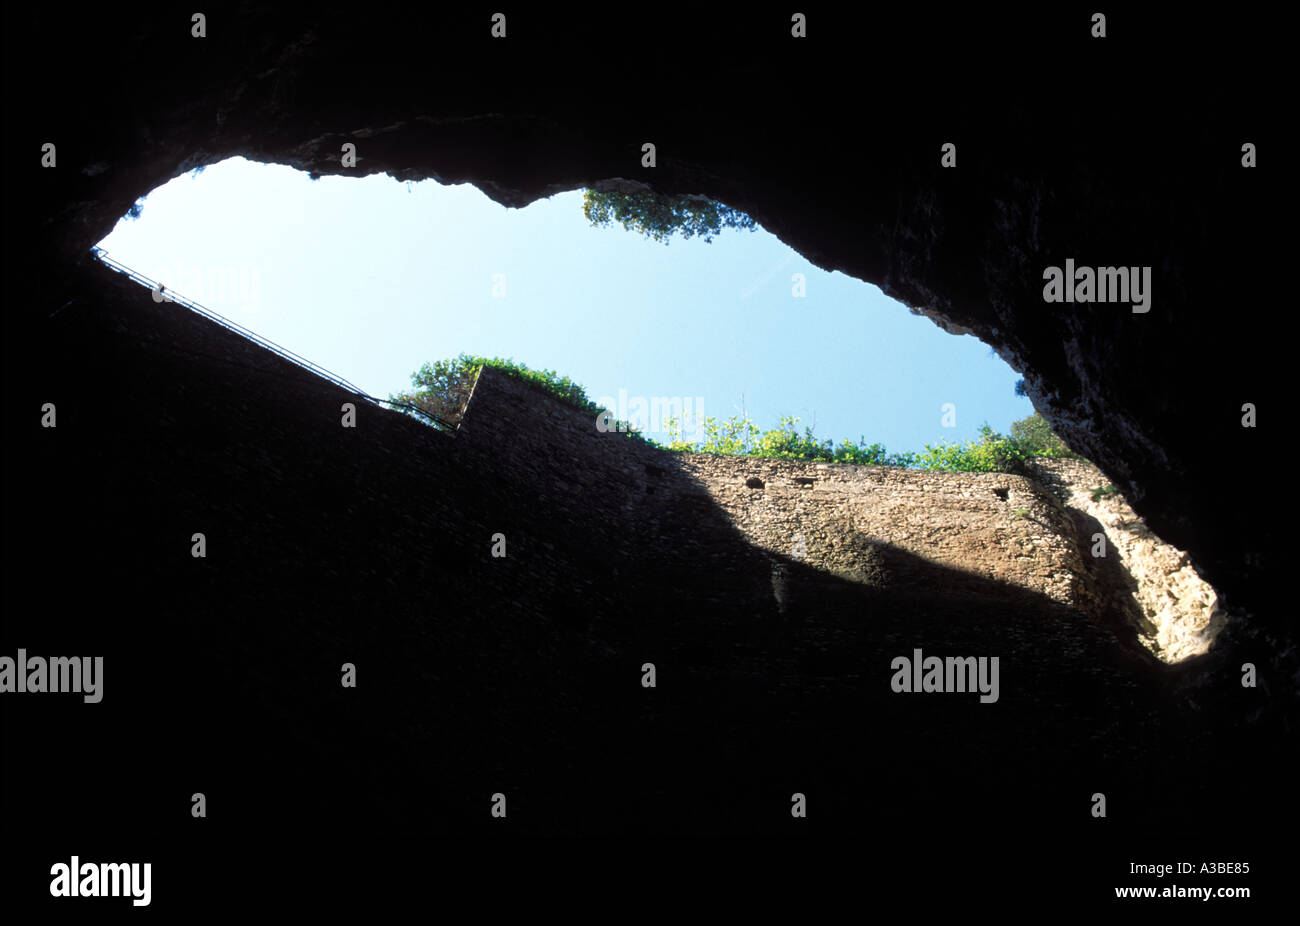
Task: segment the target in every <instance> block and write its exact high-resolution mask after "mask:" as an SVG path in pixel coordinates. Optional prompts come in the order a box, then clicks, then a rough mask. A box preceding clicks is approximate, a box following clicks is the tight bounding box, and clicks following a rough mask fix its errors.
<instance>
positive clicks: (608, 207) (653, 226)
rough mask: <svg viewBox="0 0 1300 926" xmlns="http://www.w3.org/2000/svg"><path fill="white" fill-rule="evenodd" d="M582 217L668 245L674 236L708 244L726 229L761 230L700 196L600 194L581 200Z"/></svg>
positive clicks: (587, 194) (585, 195)
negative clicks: (619, 227)
mask: <svg viewBox="0 0 1300 926" xmlns="http://www.w3.org/2000/svg"><path fill="white" fill-rule="evenodd" d="M582 214H583V215H585V216H586V217H587V220H588V221H589V222H591V224H592V225H594V226H596V227H597V228H604V227H606V226H608V225H609V224H610V223H612V222H617V223H619V224H620V225H622V226H623V227H624V228H625V229H627V230H628V231H636V232H640V233H641V234H643V235H645V236H646V237H647V238H650V239H652V240H654V241H662V242H663V243H664V244H667V243H668V241H669V239H670V238H672V236H673V235H674V234H675V233H680V234H681V236H682V237H683V238H694V237H697V236H698V237H701V238H703V239H704V241H705V242H706V243H711V242H712V241H713V236H714V235H716V234H718V233H719V232H721V231H722V229H724V228H737V229H748V230H749V231H753V230H754V229H755V228H757V227H758V223H756V222H755V221H754V220H753V219H751V218H750V217H749V216H747V215H745V214H744V213H743V212H738V211H736V210H735V209H732V208H730V207H729V206H724V205H723V204H722V203H719V202H714V201H713V200H710V199H705V198H703V197H699V196H666V195H663V194H660V193H654V192H651V191H648V190H646V191H640V192H636V193H614V192H611V193H597V192H596V191H594V190H587V191H586V192H584V193H583V196H582Z"/></svg>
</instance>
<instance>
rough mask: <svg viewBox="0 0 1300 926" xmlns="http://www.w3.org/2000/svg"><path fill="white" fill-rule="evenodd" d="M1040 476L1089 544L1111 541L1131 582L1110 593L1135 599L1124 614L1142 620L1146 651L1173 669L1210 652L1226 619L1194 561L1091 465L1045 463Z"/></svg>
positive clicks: (1111, 552) (1040, 463) (1039, 464)
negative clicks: (1167, 540)
mask: <svg viewBox="0 0 1300 926" xmlns="http://www.w3.org/2000/svg"><path fill="white" fill-rule="evenodd" d="M1034 469H1035V472H1036V475H1037V476H1038V478H1039V479H1040V480H1041V482H1042V483H1043V484H1044V485H1046V486H1048V487H1049V488H1051V489H1052V490H1053V491H1054V492H1055V493H1056V494H1057V496H1058V497H1059V498H1060V499H1061V501H1062V503H1063V504H1064V505H1065V506H1066V507H1067V509H1068V510H1069V511H1070V512H1071V514H1072V515H1073V516H1074V517H1075V519H1076V522H1077V526H1078V529H1079V530H1080V532H1081V534H1082V540H1083V541H1084V542H1085V543H1086V544H1088V545H1089V546H1091V545H1092V544H1093V543H1094V541H1093V537H1094V536H1095V535H1096V533H1097V532H1098V531H1097V529H1099V530H1100V532H1101V533H1102V534H1104V536H1105V541H1106V543H1105V556H1107V557H1114V558H1116V559H1117V560H1118V562H1119V564H1120V566H1121V568H1122V573H1121V581H1122V582H1123V585H1122V586H1121V587H1118V588H1112V589H1108V590H1107V592H1108V594H1111V595H1119V596H1125V597H1127V598H1129V599H1131V600H1130V601H1122V602H1120V607H1123V608H1125V610H1127V611H1128V612H1129V613H1130V614H1132V616H1133V617H1134V619H1135V622H1136V627H1137V629H1138V632H1139V639H1140V640H1141V642H1142V644H1143V645H1144V646H1146V647H1147V648H1148V649H1149V650H1151V652H1153V653H1155V654H1156V655H1157V656H1159V657H1160V658H1161V659H1163V660H1165V661H1166V662H1178V661H1180V660H1182V659H1186V658H1187V657H1188V656H1198V655H1201V654H1202V653H1205V652H1206V651H1207V650H1208V649H1209V647H1210V644H1211V643H1212V642H1213V641H1214V638H1215V636H1216V635H1217V634H1218V632H1219V631H1220V630H1221V629H1222V628H1223V625H1224V622H1225V620H1226V614H1225V612H1224V609H1223V608H1222V607H1221V605H1220V604H1219V596H1218V594H1217V593H1216V592H1215V590H1214V589H1213V588H1212V587H1211V586H1210V584H1209V583H1207V582H1206V581H1205V580H1204V579H1202V578H1201V577H1200V576H1199V575H1197V573H1196V570H1195V568H1193V566H1192V564H1191V561H1190V559H1189V558H1188V556H1187V554H1186V553H1184V552H1183V551H1182V550H1179V549H1178V548H1177V547H1175V546H1173V545H1172V544H1168V543H1165V542H1164V541H1163V540H1161V539H1160V538H1159V537H1157V536H1156V535H1155V534H1154V533H1153V532H1152V531H1151V529H1150V528H1149V527H1147V525H1146V523H1145V522H1144V521H1143V520H1142V519H1141V518H1140V517H1138V515H1137V514H1136V513H1134V511H1133V509H1132V508H1131V507H1129V504H1128V503H1127V502H1126V501H1124V498H1123V497H1122V496H1121V495H1119V493H1118V492H1115V491H1114V486H1111V485H1110V484H1109V483H1108V482H1107V480H1106V477H1105V476H1104V475H1102V473H1101V471H1100V470H1098V469H1097V467H1095V466H1093V465H1092V464H1091V463H1088V462H1086V461H1083V460H1064V459H1061V460H1053V459H1048V458H1040V459H1038V460H1036V461H1035V462H1034ZM1107 488H1109V489H1110V490H1111V491H1110V492H1107V491H1106V490H1107Z"/></svg>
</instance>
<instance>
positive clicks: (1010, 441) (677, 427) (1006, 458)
mask: <svg viewBox="0 0 1300 926" xmlns="http://www.w3.org/2000/svg"><path fill="white" fill-rule="evenodd" d="M485 366H490V367H492V368H494V369H497V370H500V371H502V372H503V373H506V374H508V375H510V376H514V377H517V378H519V379H522V380H525V381H527V382H530V383H532V384H533V385H535V386H537V387H538V388H540V389H542V390H544V391H546V392H547V393H549V394H551V395H553V396H555V397H556V398H558V399H560V400H561V401H564V402H567V403H569V404H570V405H573V406H575V407H577V408H580V409H582V410H583V411H586V412H589V413H591V415H592V416H593V421H594V419H595V417H596V416H598V415H601V414H602V413H607V410H605V409H602V408H600V407H599V406H597V405H596V403H594V402H592V401H591V400H590V399H589V398H588V397H587V393H586V391H585V390H584V389H583V388H582V387H581V386H580V385H578V384H577V383H575V382H573V380H571V379H569V378H568V377H567V376H560V375H559V374H558V373H555V372H554V371H552V370H533V369H530V368H529V367H527V366H525V365H524V364H522V363H516V362H515V361H513V360H503V359H501V358H500V357H495V358H487V357H476V356H470V355H468V354H461V355H460V356H459V357H457V358H455V359H454V360H440V361H438V362H437V363H426V364H425V365H424V366H422V367H421V368H420V369H419V370H418V371H417V372H416V373H414V374H412V376H411V384H412V386H413V387H415V388H414V389H413V390H412V391H409V392H401V393H398V394H396V395H392V396H389V401H390V402H393V403H397V404H408V405H413V406H415V407H416V408H418V409H420V410H421V411H423V412H425V413H426V414H429V415H433V416H434V417H435V418H436V419H438V420H440V421H443V422H445V423H446V424H449V425H451V426H453V427H455V426H456V425H458V424H459V423H460V419H461V416H462V415H463V414H464V411H465V404H466V402H468V400H469V394H470V390H471V389H472V388H473V385H474V381H475V379H476V378H477V377H478V374H479V371H480V370H481V369H482V368H483V367H485ZM609 427H610V429H611V430H615V429H617V430H620V431H622V432H624V433H626V434H628V435H629V436H631V437H634V438H636V439H638V440H641V441H644V442H645V443H648V444H651V445H653V446H658V447H664V449H667V450H672V451H675V452H679V453H717V454H727V455H733V456H754V457H766V458H769V459H776V460H806V461H810V462H824V463H852V464H856V465H858V466H895V467H903V468H908V469H924V470H948V471H957V472H968V473H1022V472H1024V471H1025V466H1026V463H1027V462H1028V461H1029V460H1030V459H1031V458H1033V457H1035V456H1051V457H1072V458H1076V459H1077V458H1079V455H1078V454H1076V453H1074V452H1073V451H1071V450H1070V449H1069V448H1068V447H1066V446H1065V444H1064V442H1062V441H1061V439H1060V438H1059V437H1057V436H1056V435H1055V434H1053V433H1052V430H1051V427H1050V426H1049V425H1048V423H1047V421H1046V419H1044V418H1043V417H1042V416H1041V415H1039V414H1037V413H1034V414H1033V415H1031V416H1030V417H1029V418H1025V419H1022V420H1021V421H1017V422H1015V423H1014V424H1012V425H1011V434H1010V436H1008V435H1005V434H999V433H998V432H996V431H994V430H993V429H992V428H991V427H990V426H989V425H988V424H987V423H986V424H984V425H982V426H981V427H980V436H979V438H978V439H977V440H972V441H966V442H965V443H957V442H948V441H943V442H940V443H938V444H926V445H925V448H924V449H923V450H920V451H907V452H902V453H890V452H888V451H887V450H886V449H885V447H884V445H883V444H879V443H876V444H868V443H867V441H866V438H865V437H862V438H860V439H859V440H858V442H857V443H854V442H853V441H843V442H841V443H840V444H839V445H836V444H835V442H834V441H831V440H821V439H819V438H817V437H815V436H814V435H813V429H812V428H810V427H805V428H804V429H803V431H802V433H800V430H799V419H798V418H795V417H791V416H786V417H783V418H782V419H781V421H780V426H779V427H776V428H773V429H772V430H770V431H763V430H761V429H760V428H759V427H758V426H757V425H756V424H755V423H754V422H753V421H752V420H751V419H750V418H749V417H748V416H743V417H742V416H738V415H733V416H731V417H730V418H727V419H726V420H722V421H720V420H718V419H717V418H714V417H708V418H705V419H704V420H703V421H702V422H701V430H702V432H703V439H702V440H701V441H699V442H698V443H693V442H691V441H688V440H686V438H685V436H684V434H683V423H682V422H681V421H680V420H677V419H674V418H669V419H667V420H666V421H665V429H666V430H667V432H668V436H669V439H668V443H667V444H666V445H664V444H659V443H657V442H656V441H653V440H650V439H649V438H647V437H645V435H643V434H641V433H640V432H638V431H636V430H634V429H632V427H631V426H630V425H629V424H627V422H621V421H619V422H615V421H613V420H610V422H609ZM1107 488H1108V489H1109V491H1103V490H1101V489H1098V490H1096V491H1094V492H1093V500H1094V501H1096V500H1098V499H1099V498H1102V497H1106V496H1109V495H1111V494H1114V492H1115V491H1116V490H1115V488H1114V486H1110V487H1107ZM1098 492H1101V495H1098Z"/></svg>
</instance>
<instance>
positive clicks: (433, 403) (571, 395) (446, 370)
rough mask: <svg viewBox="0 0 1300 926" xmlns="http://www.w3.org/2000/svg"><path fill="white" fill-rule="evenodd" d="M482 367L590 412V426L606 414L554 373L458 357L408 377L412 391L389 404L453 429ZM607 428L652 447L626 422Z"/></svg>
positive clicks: (506, 362) (611, 422) (496, 359)
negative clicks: (409, 407) (408, 408)
mask: <svg viewBox="0 0 1300 926" xmlns="http://www.w3.org/2000/svg"><path fill="white" fill-rule="evenodd" d="M484 367H491V368H493V369H494V370H500V371H501V372H502V373H505V374H507V375H509V376H513V377H515V378H516V379H522V380H524V381H525V382H529V383H532V384H533V385H534V386H536V387H538V388H539V389H541V390H543V391H544V392H547V393H549V394H551V395H553V396H555V397H556V398H557V399H560V400H561V401H563V402H567V403H568V404H570V405H573V406H575V407H576V408H580V409H582V410H583V411H585V412H590V413H591V415H592V420H593V422H594V421H595V418H596V416H598V415H601V414H602V413H605V412H606V411H607V410H606V409H603V408H601V407H600V406H598V405H597V404H596V403H595V402H593V401H591V399H589V398H588V397H587V393H586V390H584V389H583V388H582V386H580V385H578V384H577V383H575V382H574V381H573V380H571V379H569V377H567V376H560V375H559V374H558V373H556V372H555V371H553V370H534V369H531V368H530V367H528V366H526V365H524V364H522V363H516V362H515V361H514V360H509V359H502V358H500V357H491V358H489V357H477V356H471V355H469V354H461V355H460V356H459V357H456V358H455V359H453V360H439V361H437V362H435V363H426V364H424V366H422V367H420V369H419V370H417V371H416V372H415V373H412V374H411V385H412V386H413V387H415V388H414V389H413V390H412V391H409V392H399V393H396V394H394V395H390V396H389V397H388V401H389V402H391V403H393V404H398V405H413V406H415V407H416V408H418V409H420V411H422V412H424V413H425V414H426V415H431V416H433V417H434V418H435V419H437V420H439V421H441V422H443V423H445V424H447V425H450V426H451V427H456V426H458V425H459V424H460V420H461V417H462V416H463V415H464V413H465V406H466V404H467V403H468V402H469V396H470V392H471V390H473V388H474V382H475V380H477V379H478V374H479V371H480V370H482V369H483V368H484ZM407 413H408V414H410V412H407ZM608 427H609V429H610V430H611V431H619V432H622V433H625V434H627V435H628V436H629V437H634V438H636V439H638V440H641V441H646V442H648V443H654V442H653V441H648V439H647V438H646V437H645V436H644V435H643V434H641V433H640V432H639V431H636V430H635V429H633V428H632V426H631V425H629V424H628V423H627V422H625V421H614V420H613V418H612V417H611V418H610V419H608Z"/></svg>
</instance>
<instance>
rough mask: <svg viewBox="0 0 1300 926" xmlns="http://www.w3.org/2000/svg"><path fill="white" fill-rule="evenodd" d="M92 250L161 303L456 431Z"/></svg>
mask: <svg viewBox="0 0 1300 926" xmlns="http://www.w3.org/2000/svg"><path fill="white" fill-rule="evenodd" d="M90 250H91V252H92V253H93V254H94V255H95V258H96V259H97V260H99V262H100V263H102V264H104V265H105V266H107V267H109V268H111V269H113V270H116V271H117V272H118V273H121V274H124V275H126V276H127V277H129V278H131V279H132V280H134V281H135V282H136V283H139V284H140V285H141V286H143V287H145V288H146V289H148V290H151V291H153V292H154V293H158V294H161V295H162V298H161V299H158V301H159V302H174V303H176V304H177V305H182V306H184V307H185V308H187V309H189V310H190V311H191V312H197V313H198V314H199V315H202V316H203V317H204V318H206V319H208V320H209V321H213V322H216V323H217V324H218V325H220V326H221V327H223V328H225V329H227V330H229V331H233V332H234V333H235V334H237V335H239V336H240V337H243V338H246V339H248V340H250V341H252V342H253V343H255V344H256V345H258V346H259V347H261V348H263V349H265V350H269V351H271V353H273V354H275V355H276V356H278V357H281V358H282V359H284V360H288V361H289V362H290V363H293V364H296V365H297V366H300V367H302V368H303V369H304V370H306V371H307V372H309V373H314V374H315V375H317V376H319V377H320V378H321V379H324V380H327V381H328V382H331V383H333V384H334V385H335V386H338V387H340V388H342V389H346V390H347V391H348V392H350V393H352V394H353V395H355V396H357V397H358V398H360V399H364V400H365V401H367V402H370V403H371V404H373V405H378V406H380V407H381V408H393V409H403V410H406V411H409V412H412V413H413V414H416V415H419V416H420V417H422V418H427V419H428V420H429V421H431V422H432V423H433V424H434V425H435V426H436V427H438V428H440V429H442V430H445V431H454V430H456V428H455V426H454V425H451V424H448V423H447V422H446V421H443V420H442V419H441V418H439V417H438V416H437V415H433V414H430V413H429V412H427V411H425V410H424V409H422V408H420V407H418V406H416V405H411V404H410V403H408V402H393V401H391V400H390V399H380V398H376V397H375V396H372V395H368V394H367V393H365V392H363V391H362V390H360V389H358V388H357V387H356V386H354V385H352V383H350V382H348V381H347V380H346V379H344V378H343V377H341V376H338V375H337V374H334V373H331V372H330V371H329V370H327V369H325V368H324V367H322V366H321V365H320V364H317V363H313V362H312V361H310V360H308V359H307V358H306V357H303V356H301V355H299V354H295V353H294V352H293V351H291V350H289V349H288V348H287V347H282V346H281V345H279V344H276V343H275V342H274V341H271V340H269V339H267V338H264V337H262V336H261V335H260V334H258V333H257V332H255V331H251V330H249V329H248V328H245V327H244V326H243V325H241V324H239V323H238V322H234V321H231V320H230V319H228V318H226V317H225V316H224V315H220V314H218V313H216V312H214V311H212V310H211V309H209V308H208V307H207V306H205V305H201V304H200V303H198V302H195V301H194V300H193V299H188V298H186V297H185V296H182V295H181V294H180V293H178V292H176V291H175V290H172V289H169V288H168V287H167V286H166V285H165V284H162V283H159V282H158V281H156V280H151V279H149V277H147V276H145V275H144V274H143V273H140V272H139V271H138V270H132V269H131V268H130V267H128V266H126V264H123V263H120V262H119V261H116V260H114V259H113V258H111V257H109V256H108V251H106V250H104V249H103V248H98V247H96V248H91V249H90Z"/></svg>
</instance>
